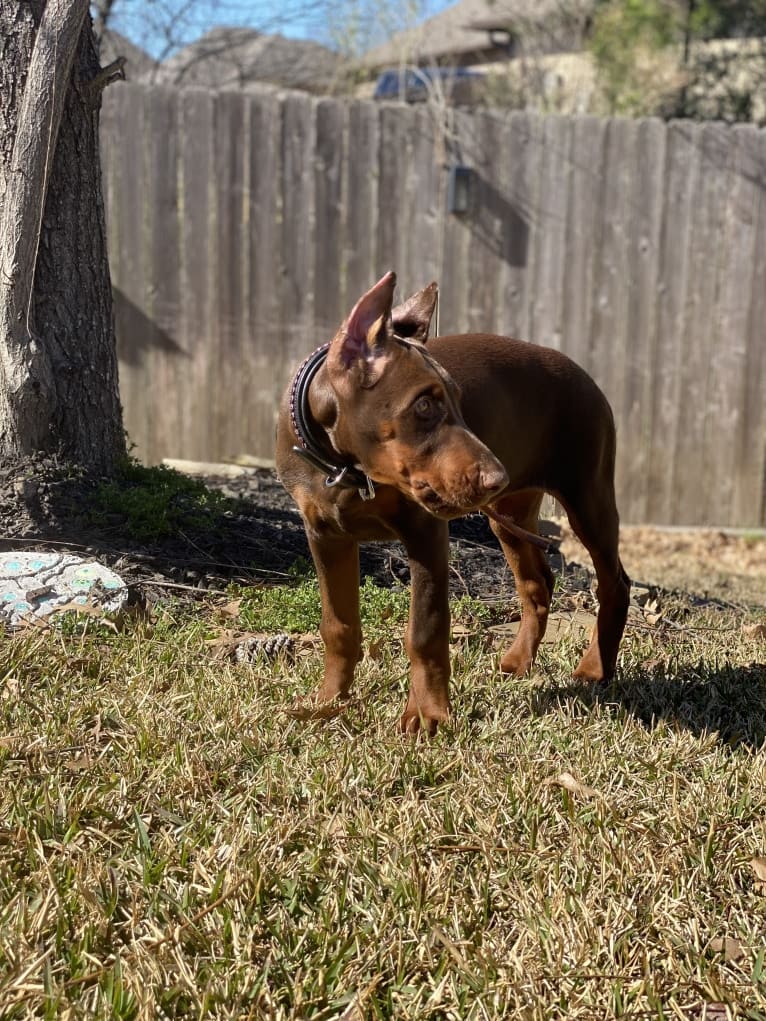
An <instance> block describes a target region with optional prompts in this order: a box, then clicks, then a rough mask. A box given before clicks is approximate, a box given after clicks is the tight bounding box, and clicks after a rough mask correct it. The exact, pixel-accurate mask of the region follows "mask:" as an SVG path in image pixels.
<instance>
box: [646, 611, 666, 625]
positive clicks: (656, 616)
mask: <svg viewBox="0 0 766 1021" xmlns="http://www.w3.org/2000/svg"><path fill="white" fill-rule="evenodd" d="M644 620H645V621H646V623H647V624H649V625H651V627H656V625H657V624H659V622H660V621H661V620H662V614H661V613H646V612H644Z"/></svg>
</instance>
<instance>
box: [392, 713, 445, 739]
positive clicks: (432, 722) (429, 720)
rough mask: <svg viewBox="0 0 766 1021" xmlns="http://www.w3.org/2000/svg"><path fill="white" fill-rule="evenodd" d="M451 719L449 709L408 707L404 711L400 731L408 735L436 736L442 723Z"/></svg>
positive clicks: (400, 721)
mask: <svg viewBox="0 0 766 1021" xmlns="http://www.w3.org/2000/svg"><path fill="white" fill-rule="evenodd" d="M447 720H449V710H446V711H445V710H441V709H439V710H437V711H435V712H434V711H432V712H428V713H425V712H422V711H419V710H417V709H410V707H409V706H408V707H407V709H405V711H404V712H403V713H402V715H401V718H400V720H399V731H400V732H401V733H402V734H404V735H405V736H407V737H435V736H436V731H437V730H438V728H439V724H440V723H446V722H447Z"/></svg>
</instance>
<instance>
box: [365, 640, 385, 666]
mask: <svg viewBox="0 0 766 1021" xmlns="http://www.w3.org/2000/svg"><path fill="white" fill-rule="evenodd" d="M383 645H384V641H383V639H382V638H376V639H375V641H374V642H370V644H369V646H368V648H367V655H368V656H369V657H370V659H373V660H375V661H376V662H377V661H378V660H379V659H383Z"/></svg>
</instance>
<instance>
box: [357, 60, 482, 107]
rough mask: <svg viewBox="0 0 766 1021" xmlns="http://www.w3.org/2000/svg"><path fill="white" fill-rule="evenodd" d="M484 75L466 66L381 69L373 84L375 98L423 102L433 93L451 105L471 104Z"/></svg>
mask: <svg viewBox="0 0 766 1021" xmlns="http://www.w3.org/2000/svg"><path fill="white" fill-rule="evenodd" d="M483 78H484V75H483V74H481V73H480V72H479V71H471V70H470V69H469V68H467V67H403V68H389V69H388V70H387V71H383V72H382V73H381V74H380V76H379V77H378V80H377V82H376V84H375V92H374V93H373V97H374V98H375V99H404V100H405V101H406V102H407V103H423V102H425V101H426V100H427V99H428V98H429V97H430V96H431V95H432V94H433V95H436V96H441V95H442V94H443V95H444V96H445V98H446V99H447V100H448V101H449V102H450V103H454V104H461V103H471V102H474V101H475V100H476V98H477V85H479V83H480V82H481V81H482V79H483Z"/></svg>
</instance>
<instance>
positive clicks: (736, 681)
mask: <svg viewBox="0 0 766 1021" xmlns="http://www.w3.org/2000/svg"><path fill="white" fill-rule="evenodd" d="M572 701H575V702H576V703H579V705H580V706H582V708H583V710H585V711H588V710H589V709H590V708H592V707H593V706H594V705H597V704H600V705H602V706H604V707H607V708H609V709H612V708H613V709H615V710H617V711H620V710H621V711H624V712H626V713H627V714H628V715H629V716H631V717H633V718H634V719H636V720H638V721H640V723H641V724H642V725H643V726H644V727H646V729H647V730H654V729H655V727H657V726H658V725H659V724H660V723H664V724H665V725H667V726H670V727H673V728H680V729H683V730H687V731H689V732H690V733H692V734H694V735H695V736H697V737H701V736H704V735H709V734H715V735H717V739H718V741H719V742H720V743H721V744H724V745H728V746H729V747H731V748H739V747H745V748H747V749H748V750H750V751H753V752H755V751H758V750H759V749H760V748H762V747H763V745H764V741H766V664H764V663H755V662H754V663H749V664H747V665H745V666H733V665H732V666H723V667H711V666H706V665H705V664H704V663H701V664H697V665H692V664H680V665H679V666H678V668H677V669H676V670H675V671H674V672H670V670H669V668H667V667H664V668H661V667H658V668H655V669H653V670H649V671H646V670H641V669H633V670H631V671H629V672H627V673H625V674H623V675H622V676H621V677H620V678H619V679H618V680H616V681H614V682H613V683H612V684H609V685H606V686H602V685H589V686H583V685H582V684H578V683H576V682H575V681H572V682H571V683H570V684H565V685H559V686H556V687H554V688H550V689H545V690H542V691H539V692H536V693H535V696H534V699H533V703H532V711H533V712H534V713H535V714H536V715H540V716H543V715H545V714H547V713H550V712H554V711H556V710H558V709H559V708H560V707H561V706H562V704H564V703H569V704H570V705H571V703H572Z"/></svg>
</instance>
